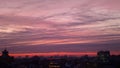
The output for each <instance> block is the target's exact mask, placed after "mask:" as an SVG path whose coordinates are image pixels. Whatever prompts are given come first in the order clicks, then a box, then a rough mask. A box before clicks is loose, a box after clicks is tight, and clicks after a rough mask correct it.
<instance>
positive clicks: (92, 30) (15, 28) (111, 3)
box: [0, 0, 120, 54]
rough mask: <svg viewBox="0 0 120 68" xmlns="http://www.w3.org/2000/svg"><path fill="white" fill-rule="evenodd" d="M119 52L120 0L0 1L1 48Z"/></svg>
mask: <svg viewBox="0 0 120 68" xmlns="http://www.w3.org/2000/svg"><path fill="white" fill-rule="evenodd" d="M5 48H7V49H8V50H9V51H10V53H16V54H19V53H20V54H23V53H29V54H30V53H45V54H47V53H55V54H58V53H60V54H63V53H64V54H70V53H71V54H75V53H86V54H88V53H92V54H93V53H94V52H97V51H100V50H110V51H111V52H113V53H117V54H120V0H0V51H2V50H3V49H5Z"/></svg>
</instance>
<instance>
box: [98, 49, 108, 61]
mask: <svg viewBox="0 0 120 68" xmlns="http://www.w3.org/2000/svg"><path fill="white" fill-rule="evenodd" d="M97 56H98V62H99V63H108V62H109V61H110V51H99V52H98V53H97Z"/></svg>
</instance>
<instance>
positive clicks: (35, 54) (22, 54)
mask: <svg viewBox="0 0 120 68" xmlns="http://www.w3.org/2000/svg"><path fill="white" fill-rule="evenodd" d="M85 55H88V56H97V52H49V53H12V54H10V56H14V57H19V56H21V57H25V56H29V57H32V56H85ZM111 55H120V52H118V51H114V52H111Z"/></svg>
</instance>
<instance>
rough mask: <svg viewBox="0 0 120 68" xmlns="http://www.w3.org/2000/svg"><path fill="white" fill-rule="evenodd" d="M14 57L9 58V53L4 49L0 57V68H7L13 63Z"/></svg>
mask: <svg viewBox="0 0 120 68" xmlns="http://www.w3.org/2000/svg"><path fill="white" fill-rule="evenodd" d="M13 60H14V57H11V56H9V52H8V51H7V50H6V49H4V50H3V51H2V55H1V56H0V68H9V65H10V64H11V63H12V62H13Z"/></svg>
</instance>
